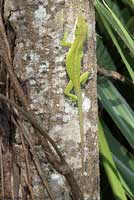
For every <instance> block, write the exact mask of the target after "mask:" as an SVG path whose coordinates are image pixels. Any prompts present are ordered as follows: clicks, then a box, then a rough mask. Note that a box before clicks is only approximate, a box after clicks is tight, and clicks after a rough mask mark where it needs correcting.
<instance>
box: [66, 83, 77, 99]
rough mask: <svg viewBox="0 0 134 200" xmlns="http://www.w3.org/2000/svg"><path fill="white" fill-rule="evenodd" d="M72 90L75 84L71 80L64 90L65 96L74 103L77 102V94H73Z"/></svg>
mask: <svg viewBox="0 0 134 200" xmlns="http://www.w3.org/2000/svg"><path fill="white" fill-rule="evenodd" d="M72 89H73V83H72V81H71V80H70V81H69V83H68V84H67V86H66V88H65V90H64V94H65V95H66V96H68V97H69V98H70V99H71V100H72V101H77V96H76V95H75V94H72V93H71V90H72Z"/></svg>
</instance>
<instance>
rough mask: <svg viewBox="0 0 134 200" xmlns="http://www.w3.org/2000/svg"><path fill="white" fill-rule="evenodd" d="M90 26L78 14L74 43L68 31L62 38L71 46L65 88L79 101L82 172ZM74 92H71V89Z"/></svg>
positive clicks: (70, 95)
mask: <svg viewBox="0 0 134 200" xmlns="http://www.w3.org/2000/svg"><path fill="white" fill-rule="evenodd" d="M87 34H88V26H87V22H86V21H85V19H84V17H83V16H78V19H77V23H76V28H75V33H74V36H75V39H74V41H73V43H69V42H66V38H67V33H65V34H64V37H63V39H62V40H61V45H62V46H67V47H70V49H69V51H68V53H67V56H66V70H67V74H68V76H69V78H70V81H69V83H68V85H67V86H66V88H65V90H64V94H65V95H66V96H68V97H69V98H70V99H71V100H73V101H77V105H78V114H79V124H80V137H81V162H82V173H84V130H83V111H82V93H81V84H85V82H86V81H87V79H88V77H89V72H85V73H83V74H82V75H80V70H81V60H82V58H83V47H84V43H85V41H86V39H87ZM72 89H73V90H74V93H75V94H73V93H71V90H72Z"/></svg>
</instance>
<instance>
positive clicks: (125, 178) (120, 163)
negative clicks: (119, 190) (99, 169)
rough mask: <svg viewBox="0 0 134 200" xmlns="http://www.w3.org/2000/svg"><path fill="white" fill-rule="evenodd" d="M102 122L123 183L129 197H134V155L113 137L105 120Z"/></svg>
mask: <svg viewBox="0 0 134 200" xmlns="http://www.w3.org/2000/svg"><path fill="white" fill-rule="evenodd" d="M101 122H103V123H102V125H103V130H104V132H105V136H106V139H107V142H108V144H109V148H110V150H111V152H112V157H113V159H114V162H115V164H116V167H117V168H118V170H119V172H120V180H121V183H122V185H123V187H124V189H125V191H126V192H127V194H128V195H129V197H130V198H131V199H134V184H133V183H134V157H133V156H132V155H131V154H130V153H128V151H127V150H126V148H125V147H124V146H123V145H121V144H120V143H119V142H118V141H117V140H116V138H115V137H113V135H112V133H111V132H110V130H109V129H108V127H107V126H106V124H105V123H104V121H101Z"/></svg>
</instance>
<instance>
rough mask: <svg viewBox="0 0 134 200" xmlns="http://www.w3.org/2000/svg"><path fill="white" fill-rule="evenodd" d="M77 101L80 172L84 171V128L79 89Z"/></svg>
mask: <svg viewBox="0 0 134 200" xmlns="http://www.w3.org/2000/svg"><path fill="white" fill-rule="evenodd" d="M77 98H78V100H77V103H78V115H79V125H80V138H81V165H82V174H83V173H84V128H83V110H82V94H81V89H80V91H79V92H78V93H77Z"/></svg>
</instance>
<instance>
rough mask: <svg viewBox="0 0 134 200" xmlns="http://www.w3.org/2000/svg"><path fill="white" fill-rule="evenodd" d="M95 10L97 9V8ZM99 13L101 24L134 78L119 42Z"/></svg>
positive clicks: (133, 77)
mask: <svg viewBox="0 0 134 200" xmlns="http://www.w3.org/2000/svg"><path fill="white" fill-rule="evenodd" d="M97 10H98V9H97ZM98 12H99V10H98ZM99 15H100V17H101V20H102V22H103V24H104V26H105V28H106V30H107V32H108V33H109V35H110V37H111V39H112V41H113V43H114V45H115V46H116V48H117V50H118V52H119V54H120V56H121V58H122V60H123V62H124V64H125V65H126V67H127V70H128V72H129V74H130V76H131V78H132V79H134V71H133V70H132V68H131V66H130V65H129V63H128V61H127V59H126V57H125V55H124V54H123V51H122V49H121V47H120V45H119V43H118V41H117V39H116V37H115V35H114V33H113V31H112V29H111V28H110V26H109V24H108V23H107V21H106V20H105V18H104V16H103V15H102V14H101V13H99Z"/></svg>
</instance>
